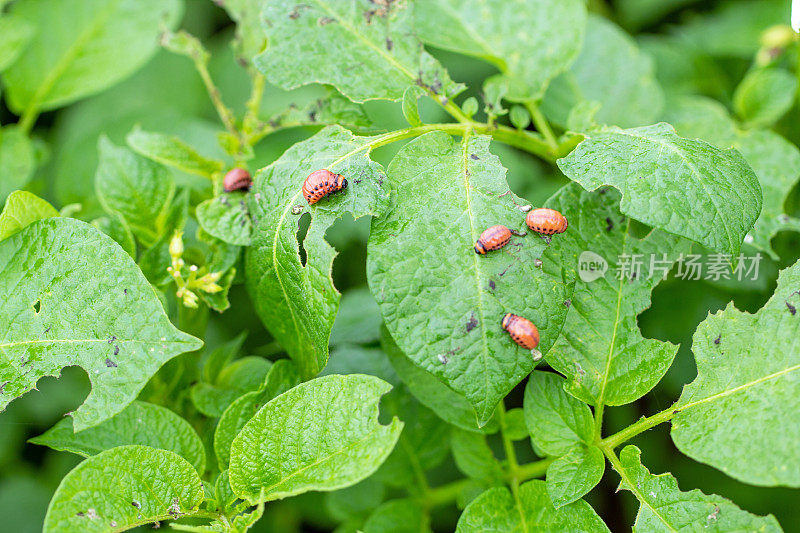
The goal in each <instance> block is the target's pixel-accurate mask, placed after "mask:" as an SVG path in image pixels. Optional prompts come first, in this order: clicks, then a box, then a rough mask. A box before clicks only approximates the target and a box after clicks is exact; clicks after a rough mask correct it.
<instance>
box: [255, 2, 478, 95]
mask: <svg viewBox="0 0 800 533" xmlns="http://www.w3.org/2000/svg"><path fill="white" fill-rule="evenodd" d="M413 18H414V15H413V4H410V3H407V2H378V3H375V2H372V1H370V0H355V1H354V2H344V3H343V2H338V1H334V0H310V1H308V2H303V3H296V4H294V3H287V2H285V1H283V0H268V1H267V2H264V9H263V11H262V20H263V21H264V24H263V27H264V31H265V32H266V36H267V42H268V43H269V45H268V47H267V49H266V51H265V52H264V53H263V54H261V55H259V56H258V57H256V60H255V64H256V67H258V69H259V70H260V71H261V72H263V73H264V75H265V76H266V77H267V79H269V80H270V81H271V82H272V83H274V84H276V85H278V86H280V87H282V88H284V89H293V88H296V87H299V86H301V85H307V84H309V83H326V84H330V85H333V86H335V87H336V88H337V89H339V91H341V93H342V94H343V95H345V96H346V97H347V98H349V99H350V100H352V101H354V102H364V101H366V100H372V99H387V100H400V99H402V98H403V93H404V92H405V90H406V88H407V87H408V86H409V85H415V84H416V85H419V86H420V87H423V88H425V89H427V90H429V91H430V92H431V93H432V94H434V95H438V96H439V97H440V98H451V97H452V96H455V95H456V94H458V93H459V92H460V91H461V88H462V86H461V85H460V84H456V83H454V82H453V81H452V80H451V79H450V76H449V75H448V74H447V71H445V69H444V68H443V67H442V66H441V65H440V64H439V62H438V61H436V59H434V58H433V56H431V55H430V54H428V53H427V52H426V51H425V49H424V48H423V47H422V44H421V43H420V42H419V40H418V39H417V36H416V32H415V28H414V27H413ZM309 43H325V45H324V46H308V44H309Z"/></svg>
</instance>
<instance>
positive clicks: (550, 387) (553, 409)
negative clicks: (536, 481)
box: [524, 371, 594, 456]
mask: <svg viewBox="0 0 800 533" xmlns="http://www.w3.org/2000/svg"><path fill="white" fill-rule="evenodd" d="M564 385H565V380H564V378H562V377H561V376H559V375H558V374H553V373H552V372H540V371H536V372H533V373H532V374H531V376H530V378H528V383H527V384H526V385H525V401H524V411H525V422H526V424H527V426H528V431H529V432H530V434H531V439H532V440H533V443H534V444H535V445H536V448H537V449H539V450H541V451H542V452H544V453H546V454H547V455H554V456H560V455H563V454H565V453H567V452H568V451H569V450H570V449H572V448H573V447H574V446H575V445H576V444H579V443H586V444H590V443H591V442H592V439H593V437H594V433H593V428H594V426H593V423H592V412H591V411H590V410H589V406H588V405H586V404H585V403H583V402H581V401H579V400H577V399H576V398H575V397H573V396H571V395H569V394H567V393H566V392H565V391H564Z"/></svg>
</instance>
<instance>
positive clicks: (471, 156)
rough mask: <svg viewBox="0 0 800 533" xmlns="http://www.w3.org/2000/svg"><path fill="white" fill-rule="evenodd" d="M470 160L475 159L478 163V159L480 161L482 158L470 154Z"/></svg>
mask: <svg viewBox="0 0 800 533" xmlns="http://www.w3.org/2000/svg"><path fill="white" fill-rule="evenodd" d="M469 158H470V159H474V160H475V161H477V160H478V159H480V157H478V155H477V154H469Z"/></svg>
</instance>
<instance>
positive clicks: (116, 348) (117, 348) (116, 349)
mask: <svg viewBox="0 0 800 533" xmlns="http://www.w3.org/2000/svg"><path fill="white" fill-rule="evenodd" d="M114 355H119V345H116V346H114Z"/></svg>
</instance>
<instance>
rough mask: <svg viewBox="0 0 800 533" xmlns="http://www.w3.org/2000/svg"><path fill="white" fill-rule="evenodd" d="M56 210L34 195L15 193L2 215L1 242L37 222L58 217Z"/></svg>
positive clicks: (24, 192)
mask: <svg viewBox="0 0 800 533" xmlns="http://www.w3.org/2000/svg"><path fill="white" fill-rule="evenodd" d="M57 216H58V211H56V208H55V207H53V206H52V205H50V204H49V203H47V202H46V201H45V200H42V199H41V198H39V197H38V196H36V195H35V194H33V193H29V192H26V191H14V192H12V193H11V194H9V195H8V198H6V205H5V207H3V212H2V213H0V241H2V240H3V239H5V238H6V237H9V236H11V235H13V234H15V233H16V232H18V231H20V230H21V229H23V228H24V227H25V226H27V225H28V224H30V223H32V222H36V221H37V220H44V219H45V218H51V217H57Z"/></svg>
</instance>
